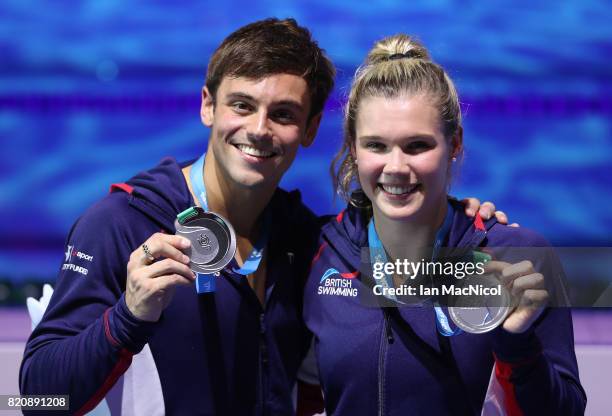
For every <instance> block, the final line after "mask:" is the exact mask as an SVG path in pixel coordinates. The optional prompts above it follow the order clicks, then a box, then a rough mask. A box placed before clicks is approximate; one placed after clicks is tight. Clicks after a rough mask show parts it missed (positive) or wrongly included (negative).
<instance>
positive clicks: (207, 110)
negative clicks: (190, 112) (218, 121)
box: [200, 86, 215, 127]
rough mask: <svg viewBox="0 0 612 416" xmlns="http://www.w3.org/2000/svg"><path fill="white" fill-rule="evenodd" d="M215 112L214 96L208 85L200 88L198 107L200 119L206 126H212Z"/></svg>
mask: <svg viewBox="0 0 612 416" xmlns="http://www.w3.org/2000/svg"><path fill="white" fill-rule="evenodd" d="M214 114H215V98H214V97H213V96H212V94H211V93H210V91H209V90H208V87H206V86H204V88H202V106H201V107H200V119H201V120H202V123H204V125H205V126H206V127H212V125H213V118H214Z"/></svg>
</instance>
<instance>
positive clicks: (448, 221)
mask: <svg viewBox="0 0 612 416" xmlns="http://www.w3.org/2000/svg"><path fill="white" fill-rule="evenodd" d="M453 215H454V211H453V207H452V206H451V204H450V203H449V204H448V208H447V210H446V216H445V217H444V222H443V223H442V226H441V227H440V228H439V229H438V231H437V232H436V238H435V240H434V247H433V254H432V260H434V259H435V258H436V257H437V256H438V252H439V251H440V248H441V247H442V243H443V242H444V239H445V238H446V236H447V235H448V233H449V232H450V228H451V225H452V223H453ZM368 245H369V249H370V263H372V265H374V263H381V262H382V263H386V262H387V253H386V252H385V248H384V247H383V245H382V242H381V241H380V238H378V234H377V233H376V227H375V224H374V217H372V219H371V220H370V223H369V224H368ZM381 285H382V286H383V287H393V276H389V275H387V274H386V273H385V275H384V277H383V279H382V280H381ZM388 298H389V299H392V300H394V301H397V298H396V297H395V296H388ZM434 310H435V312H436V328H437V329H438V332H439V333H440V334H441V335H443V336H445V337H450V336H453V335H458V334H460V333H461V332H462V331H461V329H459V328H456V329H454V330H453V329H452V328H451V326H450V324H449V322H448V317H447V316H446V314H445V313H444V311H443V310H442V308H441V307H440V305H439V304H438V303H437V302H435V303H434Z"/></svg>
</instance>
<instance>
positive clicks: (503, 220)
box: [461, 198, 519, 227]
mask: <svg viewBox="0 0 612 416" xmlns="http://www.w3.org/2000/svg"><path fill="white" fill-rule="evenodd" d="M461 203H462V204H463V206H464V207H465V215H467V216H468V217H473V216H474V215H476V212H478V210H479V209H480V212H479V214H480V217H481V218H482V219H483V220H485V221H486V220H488V219H489V218H491V216H493V215H495V218H497V222H499V223H500V224H504V225H506V224H508V217H507V216H506V214H505V213H504V212H503V211H496V210H495V204H493V202H489V201H486V202H484V203H483V204H482V205H481V204H480V201H479V200H478V199H477V198H464V199H462V200H461ZM518 226H519V225H518V224H517V223H516V222H515V223H512V224H510V227H518Z"/></svg>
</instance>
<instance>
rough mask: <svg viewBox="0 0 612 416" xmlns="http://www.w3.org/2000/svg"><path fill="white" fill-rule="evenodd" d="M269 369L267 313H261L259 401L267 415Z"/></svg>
mask: <svg viewBox="0 0 612 416" xmlns="http://www.w3.org/2000/svg"><path fill="white" fill-rule="evenodd" d="M267 370H268V345H267V343H266V322H265V314H264V313H263V312H262V313H260V314H259V402H260V403H261V414H262V415H265V414H266V413H267V412H266V403H265V401H264V397H265V393H264V386H265V381H266V377H265V373H266V372H267Z"/></svg>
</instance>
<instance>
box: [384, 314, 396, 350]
mask: <svg viewBox="0 0 612 416" xmlns="http://www.w3.org/2000/svg"><path fill="white" fill-rule="evenodd" d="M384 314H385V329H386V331H387V342H388V343H389V344H393V343H394V342H395V338H394V337H393V329H392V328H391V322H390V321H389V312H388V311H387V310H386V309H385V310H384Z"/></svg>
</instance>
